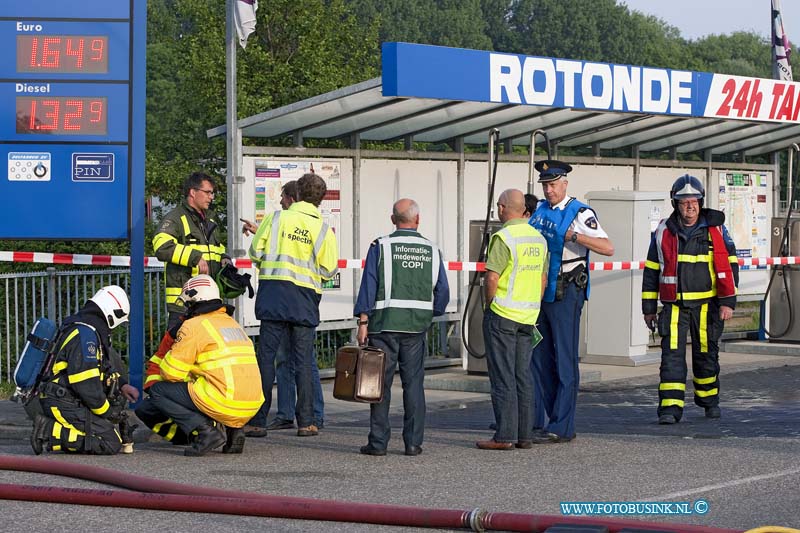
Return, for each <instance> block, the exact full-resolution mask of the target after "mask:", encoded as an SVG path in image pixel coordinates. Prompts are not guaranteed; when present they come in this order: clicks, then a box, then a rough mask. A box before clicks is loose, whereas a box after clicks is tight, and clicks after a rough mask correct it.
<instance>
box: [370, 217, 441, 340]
mask: <svg viewBox="0 0 800 533" xmlns="http://www.w3.org/2000/svg"><path fill="white" fill-rule="evenodd" d="M377 246H379V247H380V259H379V261H378V292H377V294H376V298H375V309H374V310H373V311H372V313H371V315H370V320H369V333H378V332H381V331H394V332H404V333H419V332H422V331H425V330H426V329H427V328H428V326H429V325H430V323H431V319H432V318H433V288H434V287H435V286H436V282H437V280H438V279H439V263H440V258H439V249H438V248H437V247H436V246H435V245H434V244H433V243H431V242H430V241H429V240H428V239H426V238H425V237H422V236H421V235H419V234H418V233H417V232H413V233H412V232H409V231H407V230H406V231H402V230H401V231H395V232H394V233H392V234H391V235H388V236H386V237H381V238H379V239H378V244H377Z"/></svg>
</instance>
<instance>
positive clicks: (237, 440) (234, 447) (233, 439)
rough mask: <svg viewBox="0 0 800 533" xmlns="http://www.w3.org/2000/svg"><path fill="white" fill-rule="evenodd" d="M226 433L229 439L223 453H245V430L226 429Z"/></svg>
mask: <svg viewBox="0 0 800 533" xmlns="http://www.w3.org/2000/svg"><path fill="white" fill-rule="evenodd" d="M225 433H226V435H227V437H228V439H227V441H226V442H225V446H223V447H222V453H242V452H243V451H244V441H245V440H246V437H245V436H244V430H243V429H242V428H231V427H226V428H225Z"/></svg>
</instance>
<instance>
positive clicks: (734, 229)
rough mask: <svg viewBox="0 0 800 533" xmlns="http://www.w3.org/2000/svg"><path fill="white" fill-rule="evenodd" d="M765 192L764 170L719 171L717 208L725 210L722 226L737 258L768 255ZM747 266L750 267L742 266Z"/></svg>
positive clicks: (766, 187) (765, 176)
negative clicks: (728, 236) (728, 234)
mask: <svg viewBox="0 0 800 533" xmlns="http://www.w3.org/2000/svg"><path fill="white" fill-rule="evenodd" d="M768 191H769V187H768V186H767V175H766V174H764V173H760V172H720V173H719V208H720V210H721V211H722V212H724V213H725V225H726V226H727V228H728V231H729V232H730V233H731V237H732V238H733V242H734V243H736V255H737V257H767V256H768V255H769V244H770V243H769V238H770V235H769V218H768V216H769V213H768V212H767V194H768ZM748 268H751V267H748V266H743V267H742V269H748ZM753 268H756V267H753Z"/></svg>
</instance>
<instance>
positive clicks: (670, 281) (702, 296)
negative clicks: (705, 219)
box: [655, 219, 736, 302]
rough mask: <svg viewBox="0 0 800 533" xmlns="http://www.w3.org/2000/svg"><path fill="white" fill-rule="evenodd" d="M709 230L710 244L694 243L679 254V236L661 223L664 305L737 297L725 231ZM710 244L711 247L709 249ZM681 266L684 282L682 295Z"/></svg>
mask: <svg viewBox="0 0 800 533" xmlns="http://www.w3.org/2000/svg"><path fill="white" fill-rule="evenodd" d="M706 229H707V230H708V240H706V239H699V238H698V239H690V240H689V241H687V243H686V245H685V246H684V249H682V250H679V243H678V236H677V235H675V234H674V233H673V232H672V231H671V230H670V229H669V227H668V226H667V220H666V219H665V220H662V221H661V222H660V223H659V225H658V227H657V228H656V234H655V238H656V248H657V250H658V262H659V268H660V273H659V289H658V291H659V298H660V299H661V301H662V302H675V301H677V300H706V299H708V298H712V297H714V296H717V297H719V298H726V297H729V296H734V295H736V284H735V280H734V278H733V271H732V269H731V264H730V258H729V257H728V250H727V248H726V246H725V239H724V238H723V236H722V231H721V230H720V228H719V227H718V226H709V227H708V228H706ZM698 231H699V230H698ZM703 233H705V232H703ZM709 243H710V244H711V246H708V244H709ZM679 263H680V265H681V267H680V268H681V273H680V274H681V282H682V283H681V291H680V293H679V292H678V264H679ZM712 266H713V269H712ZM712 272H713V274H714V275H712Z"/></svg>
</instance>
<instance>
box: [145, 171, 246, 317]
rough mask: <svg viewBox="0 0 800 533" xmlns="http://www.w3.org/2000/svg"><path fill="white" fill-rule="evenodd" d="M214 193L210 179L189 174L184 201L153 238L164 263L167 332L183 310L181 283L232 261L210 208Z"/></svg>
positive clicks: (158, 254) (216, 271)
mask: <svg viewBox="0 0 800 533" xmlns="http://www.w3.org/2000/svg"><path fill="white" fill-rule="evenodd" d="M215 194H216V192H215V190H214V180H213V178H211V176H209V175H208V174H204V173H202V172H194V173H192V174H191V175H190V176H189V177H188V178H186V180H185V181H184V183H183V196H184V200H183V201H182V202H181V203H180V205H178V206H177V207H176V208H175V209H173V210H172V211H170V212H169V213H167V214H166V215H165V216H164V218H163V219H162V220H161V224H160V226H159V227H158V231H157V232H156V234H155V236H154V237H153V250H154V251H155V254H156V257H157V258H158V259H159V260H161V261H163V262H164V263H166V268H165V269H164V278H165V286H166V302H167V311H168V316H169V318H168V323H167V329H169V328H171V327H172V326H174V325H175V324H177V323H178V321H179V319H180V316H181V314H183V312H184V311H185V310H186V309H185V307H184V304H183V301H182V300H181V299H180V295H181V289H182V287H183V284H184V283H186V282H187V281H188V280H189V278H191V277H192V276H196V275H198V274H208V275H209V276H211V277H212V278H213V277H216V275H217V273H218V272H219V270H220V268H222V267H224V266H225V265H227V264H229V263H230V262H231V259H230V257H228V256H227V255H226V254H225V246H224V245H223V244H222V243H221V242H220V239H219V233H218V232H217V227H218V226H219V218H218V217H217V215H216V214H215V213H214V212H213V211H212V210H211V209H209V207H210V205H211V202H212V201H213V200H214V195H215Z"/></svg>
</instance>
